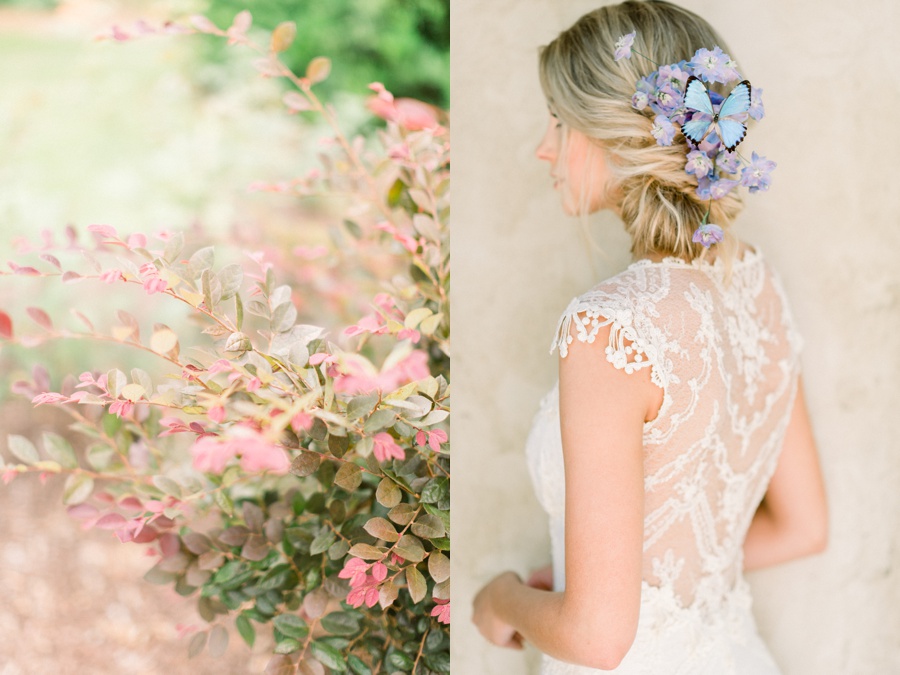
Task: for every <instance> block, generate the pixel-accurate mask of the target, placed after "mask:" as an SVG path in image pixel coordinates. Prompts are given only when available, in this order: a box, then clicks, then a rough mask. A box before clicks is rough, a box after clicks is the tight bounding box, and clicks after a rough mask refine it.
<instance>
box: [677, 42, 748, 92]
mask: <svg viewBox="0 0 900 675" xmlns="http://www.w3.org/2000/svg"><path fill="white" fill-rule="evenodd" d="M689 65H690V66H691V67H692V68H693V70H694V75H695V76H697V77H699V78H700V79H701V80H703V81H704V82H721V83H722V84H728V83H729V82H731V81H732V80H734V79H735V77H737V76H738V73H737V68H736V66H737V64H736V63H735V62H734V61H732V59H731V57H730V56H728V54H726V53H725V52H723V51H722V49H721V48H720V47H714V48H713V50H712V51H710V50H708V49H705V48H703V49H698V50H697V52H696V53H695V54H694V57H693V58H692V59H691V62H690V64H689Z"/></svg>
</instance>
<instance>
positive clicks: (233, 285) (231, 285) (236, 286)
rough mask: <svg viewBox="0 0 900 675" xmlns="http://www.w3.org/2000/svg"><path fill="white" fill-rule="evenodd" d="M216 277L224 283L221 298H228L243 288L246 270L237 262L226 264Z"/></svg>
mask: <svg viewBox="0 0 900 675" xmlns="http://www.w3.org/2000/svg"><path fill="white" fill-rule="evenodd" d="M216 277H217V278H218V279H219V283H220V284H221V285H222V296H221V298H220V300H227V299H228V298H230V297H231V296H232V295H234V294H235V293H237V292H238V291H239V290H240V289H241V284H242V283H243V281H244V270H243V269H242V268H241V266H240V265H238V264H236V263H234V264H231V265H225V267H223V268H222V269H221V270H220V271H219V273H218V274H217V275H216Z"/></svg>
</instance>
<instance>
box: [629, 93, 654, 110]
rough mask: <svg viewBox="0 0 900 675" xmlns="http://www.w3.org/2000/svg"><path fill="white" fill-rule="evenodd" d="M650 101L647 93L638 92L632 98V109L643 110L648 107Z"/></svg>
mask: <svg viewBox="0 0 900 675" xmlns="http://www.w3.org/2000/svg"><path fill="white" fill-rule="evenodd" d="M649 101H650V99H649V97H648V96H647V93H646V92H644V91H636V92H634V95H633V96H632V97H631V107H632V108H634V109H635V110H643V109H644V108H646V107H647V103H649Z"/></svg>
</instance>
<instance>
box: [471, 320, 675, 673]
mask: <svg viewBox="0 0 900 675" xmlns="http://www.w3.org/2000/svg"><path fill="white" fill-rule="evenodd" d="M573 332H574V331H573ZM608 340H609V328H608V327H606V328H605V329H601V330H600V332H599V333H598V334H597V336H596V339H595V342H594V343H591V344H586V343H581V342H579V341H577V340H576V341H573V343H572V344H571V345H570V346H569V353H568V355H567V356H566V357H565V358H560V361H559V373H560V385H559V386H560V390H559V391H560V393H559V397H560V424H561V431H562V442H563V455H564V459H565V479H566V507H565V508H566V511H565V518H566V541H565V548H566V588H565V591H564V592H558V593H553V592H547V591H542V590H538V589H536V588H531V587H528V586H526V585H524V584H523V583H522V582H521V580H517V578H516V576H515V575H512V574H510V573H507V574H506V575H501V577H498V579H497V580H495V581H496V582H498V583H497V588H496V590H497V592H496V593H493V594H492V597H491V598H490V599H488V600H486V602H487V603H488V604H490V605H491V606H492V607H493V610H494V611H495V612H496V616H497V617H498V618H499V619H500V620H501V621H502V622H505V623H506V624H508V625H509V626H511V627H512V628H514V629H515V631H517V632H518V633H519V634H520V635H521V636H522V637H523V638H524V639H526V640H528V641H529V642H531V643H532V644H534V646H535V647H537V648H538V649H540V650H541V651H543V652H545V653H547V654H550V655H551V656H554V657H556V658H558V659H561V660H564V661H569V662H572V663H578V664H581V665H586V666H589V667H594V668H603V669H611V668H614V667H615V666H616V665H617V664H618V663H619V662H620V661H621V660H622V658H624V656H625V654H626V653H627V651H628V649H629V648H630V647H631V644H632V642H633V641H634V636H635V633H636V631H637V623H638V613H639V609H640V595H641V559H642V542H643V517H644V488H643V448H642V432H643V423H644V421H645V419H647V418H648V417H651V418H652V417H654V416H655V415H656V414H657V410H658V408H659V402H660V400H661V394H662V392H661V390H660V389H659V388H658V387H657V386H656V385H654V384H652V383H651V381H650V373H649V369H646V368H645V369H642V370H640V371H638V372H636V373H632V374H627V373H625V372H624V371H622V370H617V369H616V368H615V367H614V366H613V365H612V364H611V363H609V362H608V361H607V360H606V355H605V353H604V349H605V346H606V345H607V344H608ZM491 583H492V584H493V583H494V582H491ZM489 588H490V584H489V585H488V587H486V589H489ZM483 600H485V599H484V598H483ZM478 603H479V599H478V598H476V616H477V614H478V611H479V609H478ZM476 622H477V619H476ZM508 646H510V645H508Z"/></svg>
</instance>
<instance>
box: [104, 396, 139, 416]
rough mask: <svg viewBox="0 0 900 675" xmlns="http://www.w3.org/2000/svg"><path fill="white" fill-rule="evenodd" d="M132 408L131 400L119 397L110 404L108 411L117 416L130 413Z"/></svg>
mask: <svg viewBox="0 0 900 675" xmlns="http://www.w3.org/2000/svg"><path fill="white" fill-rule="evenodd" d="M132 408H134V404H133V403H132V402H131V401H125V400H124V399H120V400H118V401H113V402H112V404H110V406H109V412H110V414H112V415H117V416H118V417H125V416H127V415H128V414H129V413H131V409H132Z"/></svg>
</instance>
